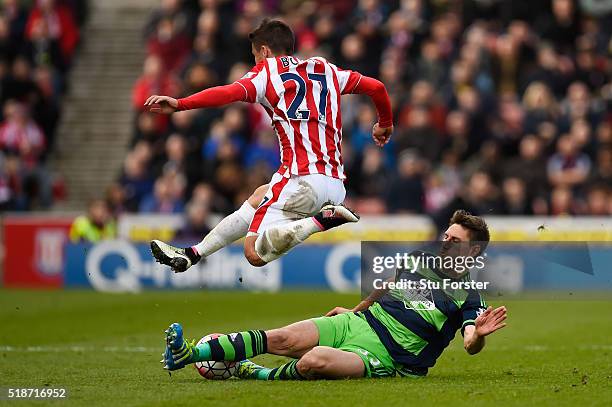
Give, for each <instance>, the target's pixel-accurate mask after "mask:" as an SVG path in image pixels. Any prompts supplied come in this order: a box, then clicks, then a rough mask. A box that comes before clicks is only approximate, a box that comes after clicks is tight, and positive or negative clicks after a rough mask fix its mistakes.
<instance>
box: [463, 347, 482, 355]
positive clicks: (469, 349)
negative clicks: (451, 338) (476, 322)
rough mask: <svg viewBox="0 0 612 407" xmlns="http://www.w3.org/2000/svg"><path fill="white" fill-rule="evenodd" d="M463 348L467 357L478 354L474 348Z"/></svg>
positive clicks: (477, 350) (478, 350)
mask: <svg viewBox="0 0 612 407" xmlns="http://www.w3.org/2000/svg"><path fill="white" fill-rule="evenodd" d="M464 348H465V351H466V352H467V353H468V355H475V354H477V353H478V352H480V349H475V348H474V347H470V346H464Z"/></svg>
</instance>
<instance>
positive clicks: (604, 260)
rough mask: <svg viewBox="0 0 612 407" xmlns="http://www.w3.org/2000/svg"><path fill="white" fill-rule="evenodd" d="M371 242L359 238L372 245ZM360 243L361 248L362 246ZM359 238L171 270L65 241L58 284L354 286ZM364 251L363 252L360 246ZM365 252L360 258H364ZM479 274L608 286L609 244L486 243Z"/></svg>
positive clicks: (528, 285) (118, 287)
mask: <svg viewBox="0 0 612 407" xmlns="http://www.w3.org/2000/svg"><path fill="white" fill-rule="evenodd" d="M371 243H372V242H368V243H365V242H364V245H366V244H371ZM374 244H376V245H379V244H380V245H383V246H381V247H383V248H382V249H381V250H384V251H390V252H393V251H394V250H395V251H401V250H402V249H403V250H404V251H405V250H406V248H409V247H411V245H412V247H416V245H418V243H393V244H389V243H374ZM363 247H365V246H363ZM361 253H362V245H361V244H360V243H359V242H354V243H343V244H335V245H332V244H321V245H318V244H311V245H300V246H298V247H296V248H295V249H293V250H292V251H290V252H289V253H288V254H287V255H285V256H283V257H281V258H280V259H278V260H276V261H274V262H271V263H270V264H268V265H266V266H264V267H262V268H256V267H253V266H251V265H249V263H248V262H247V261H246V259H245V258H244V255H243V253H242V247H241V246H240V245H232V246H230V247H227V248H225V249H222V250H220V251H219V252H217V253H215V254H213V255H211V256H210V257H209V258H208V259H207V260H206V261H205V262H201V263H198V264H197V265H196V266H194V267H193V268H191V269H189V270H188V271H187V272H185V273H180V274H175V273H173V272H172V271H171V270H170V269H169V268H168V267H165V266H162V265H160V264H158V263H155V262H154V259H153V258H152V256H151V254H150V251H149V246H148V245H147V244H142V243H133V242H129V241H124V240H110V241H104V242H101V243H98V244H95V245H90V244H67V245H66V248H65V266H64V286H66V287H74V288H78V287H82V288H85V287H90V288H94V289H96V290H99V291H108V292H121V291H134V292H137V291H140V290H144V289H204V288H206V289H245V290H255V291H278V290H281V289H294V288H295V289H297V288H310V289H325V290H334V291H353V292H354V291H359V289H360V281H361V277H362V276H361V270H362V268H364V267H365V266H363V265H364V264H366V265H367V264H368V263H367V262H366V263H363V261H364V259H362V258H361ZM364 253H365V251H364ZM365 257H366V255H364V258H365ZM486 257H487V260H486V262H487V267H486V270H485V272H484V274H483V275H482V277H483V278H485V279H488V280H490V281H491V282H492V286H493V287H495V288H496V289H502V290H504V291H507V292H518V291H522V290H525V289H536V290H546V289H552V290H558V289H562V290H564V289H598V290H612V268H611V267H610V264H612V245H610V244H609V243H607V244H597V243H588V244H587V243H575V244H567V243H563V244H555V243H548V244H542V243H537V244H534V243H528V244H527V243H503V244H496V245H490V246H489V247H488V248H487V253H486Z"/></svg>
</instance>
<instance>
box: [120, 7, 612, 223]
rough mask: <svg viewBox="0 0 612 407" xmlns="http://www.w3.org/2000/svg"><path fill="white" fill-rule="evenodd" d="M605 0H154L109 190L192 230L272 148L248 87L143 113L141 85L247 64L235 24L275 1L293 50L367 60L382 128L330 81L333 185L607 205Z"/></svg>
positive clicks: (610, 210) (242, 184)
mask: <svg viewBox="0 0 612 407" xmlns="http://www.w3.org/2000/svg"><path fill="white" fill-rule="evenodd" d="M611 12H612V10H611V6H610V3H609V2H598V1H593V0H583V1H572V0H550V1H526V0H514V1H496V0H464V1H451V0H431V1H424V0H399V1H380V0H334V1H332V0H311V1H295V0H240V1H223V0H200V1H197V0H185V1H181V0H161V2H160V6H159V7H158V8H157V9H156V10H155V11H154V12H153V13H152V14H151V15H150V16H149V19H148V22H147V24H146V27H145V28H144V41H145V43H146V49H147V57H146V59H145V61H144V64H143V71H142V74H141V76H140V78H139V79H138V81H137V82H136V83H135V85H134V89H133V108H134V111H135V120H134V136H133V140H132V142H131V149H130V151H129V154H128V155H127V157H126V158H125V162H124V166H123V169H122V172H121V176H120V177H119V179H118V181H117V183H116V184H115V185H113V186H112V187H111V188H110V191H109V201H110V203H111V207H112V209H113V210H114V211H115V213H120V212H123V211H139V212H158V213H179V212H183V211H185V210H186V212H187V214H188V216H189V218H190V219H191V220H192V221H191V222H190V226H189V227H190V228H191V229H193V230H192V231H190V230H188V231H185V233H191V232H193V231H195V232H194V234H199V233H201V232H202V230H204V229H205V228H206V227H205V219H206V216H207V214H208V213H209V212H211V211H212V212H218V213H229V212H231V211H232V210H234V208H236V207H238V206H239V205H240V204H241V203H242V202H243V201H244V200H245V198H246V197H248V195H249V194H250V193H251V192H252V191H253V190H254V189H255V188H256V187H257V186H259V185H261V184H264V183H266V182H268V180H269V179H270V176H271V174H272V173H273V172H274V171H275V170H276V169H277V167H278V165H279V153H278V142H277V139H276V136H275V134H274V133H273V131H272V129H271V127H270V125H269V119H268V116H267V115H266V114H265V113H264V112H263V111H262V109H261V108H260V107H259V106H257V105H247V104H234V105H231V106H229V107H227V108H225V109H211V110H199V111H186V112H180V113H176V114H174V115H171V116H163V115H154V114H151V113H149V112H148V111H146V109H144V108H143V103H144V101H145V99H146V98H147V97H148V96H149V95H151V94H166V95H172V96H175V97H182V96H186V95H189V94H192V93H195V92H198V91H200V90H202V89H205V88H208V87H211V86H215V85H219V84H225V83H231V82H233V81H235V80H236V79H238V78H240V77H241V76H242V75H244V74H245V73H246V72H247V71H248V70H249V69H250V67H251V66H252V65H253V64H254V62H253V59H252V55H251V53H250V43H249V41H248V37H247V35H248V33H249V32H250V31H251V30H252V29H253V28H254V27H255V26H256V25H257V24H258V23H259V22H260V21H261V20H262V19H263V18H264V17H267V16H270V17H280V18H282V19H283V20H284V21H286V22H287V23H289V24H290V25H291V26H292V28H293V29H294V31H295V33H296V53H297V56H299V57H300V58H308V57H310V56H314V55H319V56H324V57H326V58H328V59H329V60H331V61H332V62H333V63H335V64H337V65H338V66H340V67H341V68H343V69H353V70H357V71H359V72H361V73H363V74H365V75H369V76H373V77H377V78H379V79H380V80H381V81H383V82H384V83H385V85H386V86H387V89H388V91H389V93H390V96H391V99H392V105H393V110H394V117H395V133H394V136H393V139H392V142H391V143H390V144H389V145H387V146H386V147H385V148H384V149H379V148H377V147H375V146H374V145H373V143H372V142H371V129H372V125H373V124H374V123H375V122H376V112H375V109H374V108H373V106H372V104H371V102H370V101H369V100H368V99H367V98H363V97H361V96H353V95H351V96H346V97H344V98H343V126H344V127H343V136H344V139H343V156H344V161H345V166H346V168H347V172H348V180H347V183H346V186H347V191H348V195H347V201H348V203H349V205H352V206H353V207H354V208H355V209H356V210H358V211H359V212H361V213H362V214H381V213H419V214H421V213H425V214H429V215H431V216H433V217H434V219H440V221H441V222H446V221H447V219H448V218H449V214H451V213H452V212H453V210H454V209H455V208H458V207H461V208H465V209H468V210H471V211H472V212H474V213H477V214H484V215H486V214H505V215H532V214H536V215H553V216H557V215H610V214H612V195H611V194H612V192H611V185H612V127H611V123H612V115H611V109H610V107H611V102H612V82H611V75H610V73H611V72H610V71H611V68H612V65H611V61H610V53H611V50H612V42H611V40H610V33H611V27H612V17H611Z"/></svg>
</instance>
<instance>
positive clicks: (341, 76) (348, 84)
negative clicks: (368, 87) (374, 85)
mask: <svg viewBox="0 0 612 407" xmlns="http://www.w3.org/2000/svg"><path fill="white" fill-rule="evenodd" d="M328 63H329V62H328ZM329 65H330V66H331V67H332V69H333V70H334V72H335V73H336V77H337V78H338V86H339V87H340V94H341V95H347V94H349V93H353V91H354V90H355V88H356V87H357V85H358V84H359V82H360V81H361V78H362V76H363V75H362V74H360V73H359V72H356V71H351V70H349V69H340V68H338V67H337V66H336V65H334V64H332V63H329Z"/></svg>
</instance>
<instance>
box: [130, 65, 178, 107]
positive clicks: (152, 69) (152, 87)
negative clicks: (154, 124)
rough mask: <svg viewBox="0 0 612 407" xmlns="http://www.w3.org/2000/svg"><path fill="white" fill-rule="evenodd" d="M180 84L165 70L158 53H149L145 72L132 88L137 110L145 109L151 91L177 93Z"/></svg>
mask: <svg viewBox="0 0 612 407" xmlns="http://www.w3.org/2000/svg"><path fill="white" fill-rule="evenodd" d="M178 89H179V85H178V84H177V83H176V82H175V81H174V79H173V78H172V76H171V75H168V74H167V73H166V72H165V71H164V67H163V61H162V60H161V58H160V57H159V56H158V55H149V56H148V57H147V59H145V61H144V65H143V72H142V75H141V76H140V78H138V80H137V81H136V84H134V89H133V90H132V106H133V108H134V109H135V110H136V111H139V112H140V111H144V110H145V109H144V106H143V105H144V102H145V101H146V100H147V98H148V97H149V96H150V95H151V92H161V93H163V94H168V95H172V94H176V93H177V92H178Z"/></svg>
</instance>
